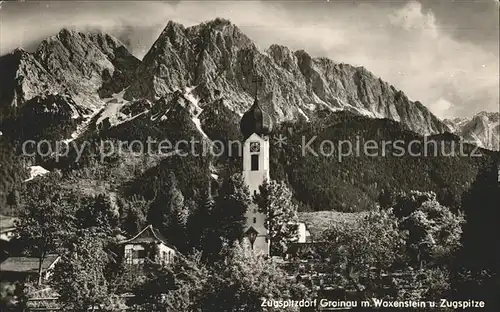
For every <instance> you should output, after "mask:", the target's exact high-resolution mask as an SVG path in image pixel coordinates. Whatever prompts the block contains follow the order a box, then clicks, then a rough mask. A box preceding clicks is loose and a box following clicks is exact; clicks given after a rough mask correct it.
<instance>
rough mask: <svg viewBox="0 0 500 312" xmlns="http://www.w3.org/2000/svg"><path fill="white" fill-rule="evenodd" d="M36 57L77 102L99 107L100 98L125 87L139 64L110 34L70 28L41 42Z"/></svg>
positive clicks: (100, 103)
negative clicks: (78, 30) (77, 30)
mask: <svg viewBox="0 0 500 312" xmlns="http://www.w3.org/2000/svg"><path fill="white" fill-rule="evenodd" d="M35 56H36V58H37V59H38V60H39V61H40V63H41V64H42V65H43V66H44V67H45V68H46V69H47V71H48V72H50V73H52V75H53V76H55V77H57V79H58V80H59V81H61V82H62V83H64V84H65V85H66V86H67V87H68V89H69V92H71V93H72V95H73V96H74V98H75V100H76V102H77V103H79V104H80V105H83V106H86V107H88V108H100V107H101V106H102V101H100V98H103V97H109V96H110V95H111V94H112V93H116V92H119V91H121V90H122V89H123V88H125V87H126V86H127V85H128V84H129V82H130V76H131V73H133V72H134V71H135V69H136V68H137V66H138V65H139V63H140V61H139V60H138V59H137V58H135V57H134V56H133V55H132V54H131V53H130V52H128V50H127V49H126V48H125V46H124V45H123V44H122V43H120V42H119V41H118V40H117V39H115V38H113V37H111V36H109V35H106V34H100V33H99V34H90V33H81V32H76V31H72V30H68V29H63V30H61V31H60V32H59V33H58V34H57V35H56V36H52V37H50V38H48V39H46V40H44V41H42V43H41V44H40V46H39V47H38V49H37V51H36V52H35Z"/></svg>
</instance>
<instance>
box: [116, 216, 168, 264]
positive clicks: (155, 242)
mask: <svg viewBox="0 0 500 312" xmlns="http://www.w3.org/2000/svg"><path fill="white" fill-rule="evenodd" d="M121 245H123V254H124V261H125V263H126V264H132V265H139V264H144V263H146V262H148V261H149V262H153V263H159V264H162V265H166V264H169V263H172V262H173V261H174V257H175V255H176V249H175V247H174V246H172V245H170V244H169V243H168V242H167V240H166V239H165V238H164V237H163V236H162V235H161V234H160V233H159V232H158V230H157V229H155V228H153V226H152V225H148V226H147V227H145V228H144V229H143V230H142V231H140V232H139V233H138V234H137V235H135V236H134V237H132V238H130V239H127V240H125V241H122V242H121Z"/></svg>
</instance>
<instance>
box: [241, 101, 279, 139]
mask: <svg viewBox="0 0 500 312" xmlns="http://www.w3.org/2000/svg"><path fill="white" fill-rule="evenodd" d="M272 128H273V123H272V120H271V116H269V114H268V113H266V112H265V111H264V110H262V108H261V107H260V105H259V100H258V99H255V101H254V103H253V105H252V107H250V109H249V110H248V111H246V113H245V114H243V117H242V118H241V122H240V130H241V133H242V134H243V137H244V138H245V139H246V138H248V137H249V136H250V135H252V134H253V133H256V134H258V135H268V134H270V133H271V131H272Z"/></svg>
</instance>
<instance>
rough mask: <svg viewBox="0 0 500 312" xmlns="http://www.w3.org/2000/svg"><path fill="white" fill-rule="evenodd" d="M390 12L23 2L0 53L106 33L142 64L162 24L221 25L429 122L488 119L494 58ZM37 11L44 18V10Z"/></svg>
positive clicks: (413, 7) (0, 32) (442, 30)
mask: <svg viewBox="0 0 500 312" xmlns="http://www.w3.org/2000/svg"><path fill="white" fill-rule="evenodd" d="M394 3H395V4H394ZM394 3H391V2H382V3H372V2H368V1H367V2H362V3H361V4H358V3H354V2H353V3H349V2H345V1H339V2H335V1H331V2H329V3H327V2H314V1H312V2H309V3H303V2H294V1H291V2H288V3H287V2H280V3H278V2H258V1H241V2H240V1H224V2H210V1H207V2H194V1H186V2H176V3H165V2H159V1H152V2H145V1H141V2H135V1H123V2H117V1H104V2H94V1H89V2H72V3H68V2H65V1H62V2H36V4H35V3H30V2H26V3H25V4H24V5H26V8H30V10H28V9H24V10H23V12H22V13H23V18H19V16H16V14H11V13H12V12H14V11H15V10H14V8H12V10H13V11H12V12H10V11H9V14H6V12H7V10H6V9H8V6H7V5H5V4H4V8H3V9H2V10H3V11H0V20H2V22H1V23H0V40H1V44H0V53H2V54H3V53H6V52H7V51H9V50H12V49H13V48H15V47H16V46H19V45H20V43H21V44H23V45H24V46H29V45H30V44H32V43H33V42H39V41H40V40H41V39H42V38H44V37H47V36H49V35H52V34H55V33H57V32H58V31H59V29H61V28H62V27H73V28H77V29H89V28H99V29H102V30H104V31H106V32H110V33H111V34H113V35H115V36H117V37H118V38H119V39H120V40H122V41H123V42H125V43H126V44H127V45H128V46H130V47H131V50H132V52H133V53H135V54H136V55H138V56H143V55H144V54H145V53H146V52H147V50H148V49H149V47H150V46H151V44H152V43H153V42H154V40H155V39H156V38H157V36H158V34H159V33H160V32H161V30H162V29H163V27H164V26H165V25H166V23H167V22H168V20H175V21H177V22H180V23H182V24H184V25H186V26H190V25H194V24H197V23H199V22H202V21H207V20H210V19H213V18H215V17H224V18H228V19H230V20H231V21H232V22H233V23H235V24H236V25H238V26H239V27H240V28H241V29H242V30H243V31H244V32H245V33H246V34H247V35H248V36H249V37H250V38H252V39H253V40H254V41H255V42H256V44H257V45H258V46H259V47H260V48H261V49H265V48H266V47H267V46H269V45H270V44H272V43H278V44H283V45H286V46H289V47H290V48H291V49H294V50H297V49H304V50H306V51H308V52H309V53H310V54H312V55H314V56H327V57H329V58H331V59H333V60H334V61H336V62H344V63H350V64H353V65H357V66H359V65H362V66H364V67H366V68H367V69H369V70H370V71H372V72H373V73H374V74H375V75H377V76H380V77H382V79H384V80H386V81H387V82H389V83H391V84H393V85H394V86H395V87H396V88H398V89H401V90H403V91H404V92H405V93H406V94H407V95H408V96H409V98H410V99H412V100H419V101H421V102H422V103H423V104H424V105H427V106H428V107H429V108H430V109H431V110H432V111H433V112H434V113H435V114H436V115H439V116H443V117H451V116H470V115H472V114H473V113H475V112H478V111H481V110H488V111H494V110H497V109H498V101H499V96H498V88H499V81H498V80H499V79H498V68H499V62H498V52H491V51H487V50H485V49H484V48H483V47H480V46H478V45H475V44H473V43H471V42H470V41H466V40H460V39H457V37H456V36H453V35H452V31H451V30H450V29H449V27H448V28H446V27H443V26H442V25H440V24H439V21H438V20H437V18H436V16H435V15H434V14H433V12H432V11H431V10H428V9H426V10H423V9H422V6H421V4H420V3H419V2H407V3H402V2H397V3H396V2H394ZM28 4H29V6H28ZM37 5H38V7H37ZM45 5H49V6H50V8H48V9H46V10H44V9H43V7H42V6H45ZM450 8H453V6H450ZM18 13H19V12H18ZM450 14H453V12H450ZM9 15H10V16H9ZM49 21H50V22H49ZM459 30H460V29H459V28H457V29H453V31H454V32H456V31H459ZM477 31H478V32H480V31H481V30H480V29H479V30H477ZM447 103H453V105H451V104H450V105H448V104H447Z"/></svg>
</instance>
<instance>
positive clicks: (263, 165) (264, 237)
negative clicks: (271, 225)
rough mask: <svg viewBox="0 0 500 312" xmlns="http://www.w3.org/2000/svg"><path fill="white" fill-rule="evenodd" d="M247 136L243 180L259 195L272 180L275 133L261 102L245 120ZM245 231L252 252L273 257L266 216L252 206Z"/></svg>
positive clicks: (244, 147) (249, 112)
mask: <svg viewBox="0 0 500 312" xmlns="http://www.w3.org/2000/svg"><path fill="white" fill-rule="evenodd" d="M240 130H241V133H242V134H243V139H244V143H243V180H244V182H245V184H246V185H247V186H248V189H249V191H250V195H251V196H253V195H254V194H256V193H258V192H259V187H260V186H261V185H262V184H263V183H264V181H266V180H269V178H270V177H269V147H270V146H269V134H270V133H271V130H272V122H271V118H270V116H269V115H268V114H267V113H266V112H264V111H263V110H262V108H261V107H260V105H259V101H258V100H257V98H256V99H255V101H254V103H253V105H252V107H250V109H249V110H248V111H247V112H246V113H245V114H244V115H243V117H242V118H241V124H240ZM246 218H247V224H246V228H245V233H246V236H247V237H248V239H249V241H250V244H251V245H252V248H253V249H254V250H255V251H257V252H260V253H263V254H265V255H269V237H268V234H267V229H266V227H265V220H266V216H265V215H264V214H263V213H260V212H259V211H258V209H257V206H256V205H255V204H253V203H252V205H250V207H249V208H248V211H247V213H246Z"/></svg>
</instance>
